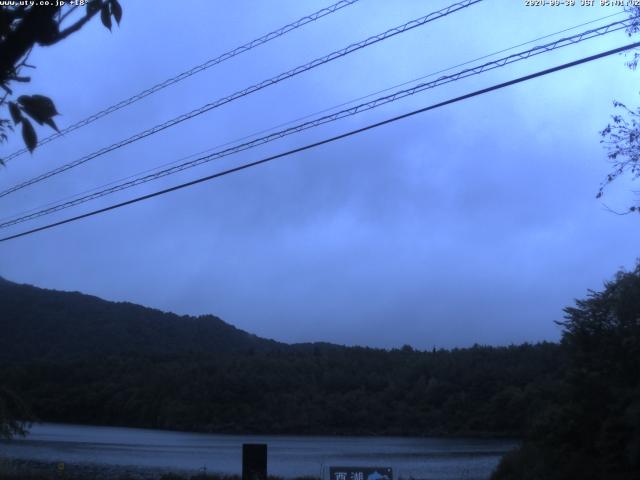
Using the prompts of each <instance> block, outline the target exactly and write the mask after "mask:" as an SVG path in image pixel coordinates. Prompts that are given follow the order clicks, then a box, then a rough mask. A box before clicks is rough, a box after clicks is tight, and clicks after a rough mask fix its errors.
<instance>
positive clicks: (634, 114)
mask: <svg viewBox="0 0 640 480" xmlns="http://www.w3.org/2000/svg"><path fill="white" fill-rule="evenodd" d="M627 12H628V13H629V15H630V18H631V20H632V22H631V24H630V26H629V27H628V28H627V34H628V35H629V36H632V35H635V34H637V33H638V32H640V7H638V6H634V7H628V8H627ZM639 60H640V53H638V52H634V55H633V59H632V60H631V61H629V62H628V63H627V65H628V66H629V68H631V69H632V70H635V69H636V68H637V65H638V61H639ZM613 105H614V108H617V109H619V111H621V113H618V114H615V115H612V117H611V122H610V123H609V124H608V125H607V126H606V127H605V128H604V129H603V130H602V131H601V132H600V136H601V143H602V144H604V145H605V147H606V148H607V150H608V158H609V160H610V161H611V163H612V166H613V170H612V171H611V172H610V173H609V174H608V175H607V177H606V178H605V180H604V182H602V184H601V185H600V189H599V190H598V193H597V195H596V198H601V197H602V196H603V195H604V190H605V188H606V186H607V185H609V184H610V183H611V182H613V181H614V180H616V179H617V178H619V177H620V176H622V175H624V174H630V175H631V178H632V179H634V180H635V179H637V178H638V177H639V176H640V121H639V119H640V108H638V109H635V110H634V109H630V108H628V107H627V106H626V105H624V104H623V103H622V102H619V101H617V100H616V101H614V102H613ZM631 212H638V213H640V204H639V205H631V206H630V207H629V210H628V212H627V213H631Z"/></svg>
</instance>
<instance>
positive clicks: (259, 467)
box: [242, 443, 267, 480]
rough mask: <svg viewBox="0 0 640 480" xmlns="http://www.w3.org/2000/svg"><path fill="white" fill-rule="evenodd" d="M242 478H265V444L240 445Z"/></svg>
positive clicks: (253, 479) (262, 479)
mask: <svg viewBox="0 0 640 480" xmlns="http://www.w3.org/2000/svg"><path fill="white" fill-rule="evenodd" d="M242 480H267V444H266V443H245V444H244V445H242Z"/></svg>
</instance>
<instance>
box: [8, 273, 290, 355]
mask: <svg viewBox="0 0 640 480" xmlns="http://www.w3.org/2000/svg"><path fill="white" fill-rule="evenodd" d="M0 332H2V334H1V335H0V361H2V360H5V361H24V360H27V361H28V360H36V359H51V360H56V361H61V360H68V359H74V358H85V357H88V356H108V355H116V354H129V353H139V354H150V355H158V354H163V355H167V354H180V353H189V352H192V353H196V352H197V353H212V354H213V353H216V352H218V353H228V352H243V351H248V350H268V349H272V348H275V347H278V346H281V345H283V344H279V343H278V342H275V341H272V340H267V339H263V338H259V337H257V336H255V335H251V334H249V333H247V332H244V331H242V330H239V329H237V328H235V327H233V326H232V325H229V324H228V323H225V322H223V321H222V320H220V319H219V318H217V317H214V316H212V315H205V316H200V317H191V316H179V315H175V314H173V313H165V312H161V311H159V310H155V309H151V308H146V307H142V306H140V305H135V304H132V303H120V302H109V301H106V300H102V299H100V298H97V297H94V296H90V295H84V294H82V293H78V292H61V291H56V290H46V289H42V288H36V287H33V286H30V285H20V284H17V283H13V282H10V281H8V280H6V279H3V278H2V277H0Z"/></svg>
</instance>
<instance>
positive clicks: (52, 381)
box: [0, 343, 564, 436]
mask: <svg viewBox="0 0 640 480" xmlns="http://www.w3.org/2000/svg"><path fill="white" fill-rule="evenodd" d="M563 363H564V359H563V353H562V351H561V349H560V348H559V347H558V345H555V344H550V343H542V344H538V345H521V346H512V347H501V348H494V347H480V346H476V347H473V348H469V349H458V350H452V351H446V350H438V351H430V352H418V351H414V350H412V349H411V348H410V347H405V348H403V349H399V350H392V351H385V350H376V349H368V348H343V347H334V346H327V345H316V346H312V345H307V346H303V347H297V348H285V349H276V350H273V351H267V352H265V351H247V352H244V353H243V354H240V355H233V354H217V355H212V354H202V353H193V354H179V355H165V356H150V355H147V354H144V355H136V354H129V355H120V356H114V357H109V358H101V357H95V358H93V359H92V360H91V361H87V360H86V359H84V360H81V361H61V362H54V361H50V360H48V361H39V362H27V363H20V364H14V365H7V364H4V365H2V366H0V378H2V380H3V382H4V383H5V384H6V385H7V386H9V387H10V388H11V389H14V390H15V391H18V392H20V394H21V395H22V396H23V398H24V399H25V401H26V402H27V403H28V404H29V405H31V408H32V410H33V413H34V416H35V417H36V418H38V419H42V420H47V421H59V422H73V423H88V424H100V425H125V426H135V427H150V428H163V429H178V430H191V431H206V432H228V433H249V432H250V433H297V434H312V433H313V434H364V435H369V434H371V435H373V434H393V435H485V434H498V435H514V436H518V435H521V434H522V432H523V431H524V429H525V427H526V425H527V424H528V422H529V420H530V419H531V418H533V416H534V415H535V413H536V412H537V411H538V410H539V409H540V408H542V406H543V405H545V404H546V403H547V402H548V398H550V397H551V396H552V395H553V392H554V391H555V389H556V388H557V382H558V380H557V377H558V371H559V369H560V368H561V365H563Z"/></svg>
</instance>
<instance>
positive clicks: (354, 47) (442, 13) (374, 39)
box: [0, 0, 483, 197]
mask: <svg viewBox="0 0 640 480" xmlns="http://www.w3.org/2000/svg"><path fill="white" fill-rule="evenodd" d="M481 1H483V0H463V1H462V2H458V3H454V4H452V5H449V6H448V7H445V8H443V9H441V10H438V11H436V12H432V13H430V14H428V15H425V16H423V17H420V18H417V19H415V20H411V21H409V22H407V23H404V24H402V25H400V26H398V27H395V28H391V29H389V30H387V31H385V32H383V33H381V34H378V35H374V36H371V37H369V38H367V39H365V40H362V41H360V42H357V43H353V44H351V45H349V46H347V47H345V48H343V49H340V50H336V51H335V52H332V53H330V54H328V55H325V56H324V57H320V58H317V59H315V60H313V61H311V62H309V63H306V64H304V65H301V66H298V67H296V68H293V69H291V70H289V71H287V72H284V73H281V74H279V75H276V76H275V77H272V78H270V79H268V80H263V81H262V82H260V83H257V84H254V85H252V86H250V87H247V88H245V89H243V90H239V91H237V92H236V93H233V94H231V95H229V96H227V97H223V98H220V99H218V100H216V101H214V102H212V103H208V104H206V105H204V106H202V107H200V108H198V109H195V110H192V111H191V112H189V113H185V114H182V115H180V116H178V117H175V118H173V119H171V120H168V121H167V122H164V123H161V124H159V125H156V126H155V127H152V128H150V129H147V130H145V131H143V132H140V133H137V134H135V135H133V136H131V137H129V138H127V139H125V140H121V141H120V142H117V143H114V144H112V145H110V146H108V147H104V148H102V149H100V150H97V151H95V152H93V153H90V154H88V155H85V156H84V157H81V158H79V159H77V160H74V161H73V162H70V163H67V164H65V165H62V166H60V167H58V168H56V169H53V170H50V171H49V172H46V173H44V174H42V175H39V176H37V177H34V178H32V179H30V180H27V181H24V182H22V183H19V184H18V185H15V186H13V187H10V188H8V189H7V190H4V191H2V192H0V197H5V196H7V195H9V194H11V193H13V192H16V191H18V190H21V189H23V188H26V187H28V186H30V185H33V184H35V183H39V182H41V181H43V180H46V179H48V178H50V177H53V176H55V175H58V174H60V173H62V172H65V171H67V170H69V169H71V168H74V167H77V166H79V165H82V164H84V163H86V162H88V161H89V160H92V159H94V158H97V157H100V156H102V155H104V154H106V153H109V152H111V151H113V150H116V149H118V148H121V147H124V146H125V145H129V144H130V143H133V142H136V141H138V140H141V139H143V138H145V137H148V136H150V135H153V134H155V133H158V132H160V131H162V130H165V129H167V128H170V127H173V126H175V125H177V124H179V123H182V122H184V121H185V120H189V119H191V118H194V117H196V116H198V115H201V114H203V113H205V112H208V111H210V110H213V109H214V108H217V107H220V106H222V105H224V104H226V103H229V102H232V101H233V100H237V99H238V98H241V97H244V96H247V95H250V94H252V93H254V92H257V91H258V90H262V89H263V88H266V87H269V86H271V85H275V84H276V83H279V82H281V81H283V80H285V79H288V78H291V77H294V76H296V75H299V74H301V73H303V72H306V71H308V70H311V69H313V68H316V67H318V66H320V65H324V64H325V63H328V62H331V61H333V60H336V59H338V58H341V57H344V56H346V55H348V54H350V53H353V52H355V51H358V50H361V49H363V48H365V47H368V46H370V45H373V44H375V43H378V42H381V41H383V40H386V39H388V38H391V37H394V36H395V35H398V34H400V33H404V32H408V31H409V30H412V29H414V28H417V27H420V26H423V25H426V24H427V23H429V22H432V21H434V20H437V19H439V18H443V17H446V16H447V15H450V14H452V13H454V12H457V11H459V10H463V9H465V8H468V7H470V6H471V5H474V4H476V3H480V2H481Z"/></svg>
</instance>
